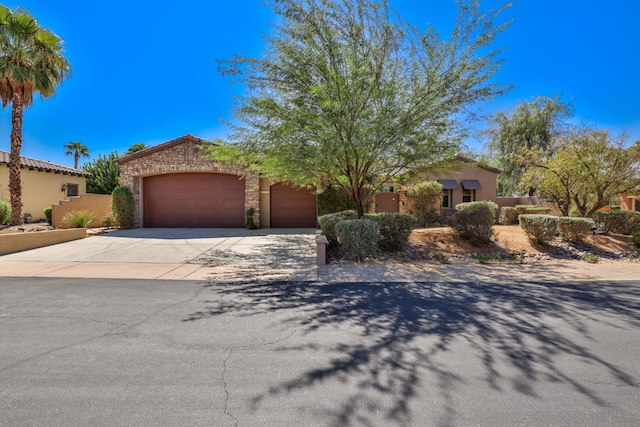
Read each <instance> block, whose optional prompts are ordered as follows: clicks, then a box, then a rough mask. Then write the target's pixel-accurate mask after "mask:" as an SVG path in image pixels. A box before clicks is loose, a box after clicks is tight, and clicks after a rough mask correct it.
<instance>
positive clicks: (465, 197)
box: [462, 190, 476, 203]
mask: <svg viewBox="0 0 640 427" xmlns="http://www.w3.org/2000/svg"><path fill="white" fill-rule="evenodd" d="M475 198H476V190H462V203H469V202H473V201H474V199H475Z"/></svg>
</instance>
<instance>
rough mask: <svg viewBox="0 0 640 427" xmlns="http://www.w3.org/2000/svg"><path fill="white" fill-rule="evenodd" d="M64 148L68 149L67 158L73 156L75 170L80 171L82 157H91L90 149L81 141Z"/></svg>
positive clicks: (73, 142)
mask: <svg viewBox="0 0 640 427" xmlns="http://www.w3.org/2000/svg"><path fill="white" fill-rule="evenodd" d="M64 148H66V149H67V151H66V153H64V154H66V155H67V156H73V168H74V169H78V160H80V156H82V157H89V147H87V146H86V145H84V144H83V143H82V142H80V141H71V142H70V143H68V144H65V145H64Z"/></svg>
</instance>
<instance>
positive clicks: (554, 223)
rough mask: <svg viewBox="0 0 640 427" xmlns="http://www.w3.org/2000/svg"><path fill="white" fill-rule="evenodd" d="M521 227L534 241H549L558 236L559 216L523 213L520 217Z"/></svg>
mask: <svg viewBox="0 0 640 427" xmlns="http://www.w3.org/2000/svg"><path fill="white" fill-rule="evenodd" d="M518 219H519V221H520V227H522V230H523V231H524V233H525V234H526V235H527V238H528V239H529V240H530V241H531V242H534V243H545V244H546V243H549V242H551V241H552V240H553V239H554V237H555V236H556V231H557V230H558V223H559V222H560V221H559V218H558V217H557V216H553V215H536V214H523V215H520V216H519V217H518Z"/></svg>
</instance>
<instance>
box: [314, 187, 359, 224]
mask: <svg viewBox="0 0 640 427" xmlns="http://www.w3.org/2000/svg"><path fill="white" fill-rule="evenodd" d="M317 200H318V213H319V214H320V215H321V216H322V215H328V214H332V213H336V212H344V211H346V210H355V209H356V202H354V201H353V199H352V198H351V197H349V195H348V194H347V192H346V191H344V190H343V189H342V187H339V186H337V185H334V184H329V185H327V186H326V187H325V188H324V190H323V191H322V192H320V193H318V195H317Z"/></svg>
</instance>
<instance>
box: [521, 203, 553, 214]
mask: <svg viewBox="0 0 640 427" xmlns="http://www.w3.org/2000/svg"><path fill="white" fill-rule="evenodd" d="M516 212H517V213H518V215H548V214H550V213H551V208H549V207H546V206H538V205H516Z"/></svg>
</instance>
